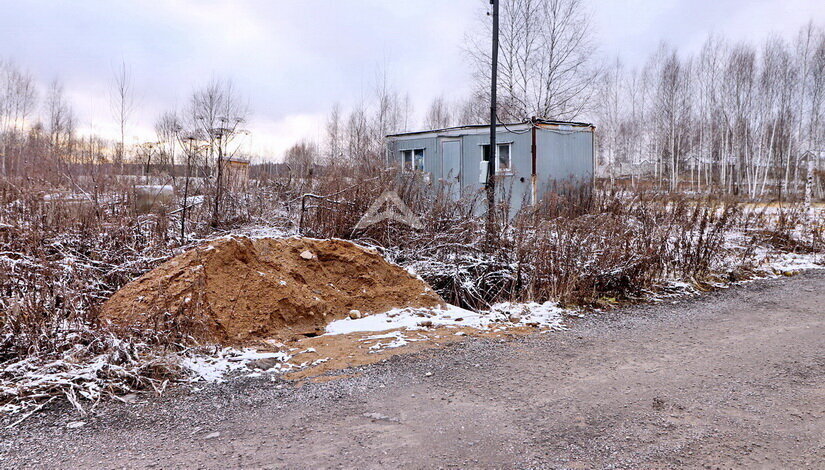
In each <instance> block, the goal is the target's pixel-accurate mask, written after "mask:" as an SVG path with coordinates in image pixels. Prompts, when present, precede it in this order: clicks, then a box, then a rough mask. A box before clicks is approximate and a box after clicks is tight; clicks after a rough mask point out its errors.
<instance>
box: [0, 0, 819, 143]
mask: <svg viewBox="0 0 825 470" xmlns="http://www.w3.org/2000/svg"><path fill="white" fill-rule="evenodd" d="M502 1H506V0H502ZM486 3H487V2H486V1H484V0H290V1H287V0H270V1H264V0H260V1H255V0H247V1H241V0H234V1H233V0H224V1H197V0H144V1H137V0H135V1H116V0H74V1H68V0H66V1H59V0H48V1H47V0H0V12H2V15H0V58H5V59H12V60H14V61H15V62H16V63H17V64H19V65H20V66H22V67H23V68H25V69H28V70H29V71H31V73H32V74H33V75H34V76H35V78H36V79H37V80H38V81H39V82H40V84H41V85H42V86H43V87H45V85H46V84H47V83H48V82H49V81H50V80H52V79H54V78H59V79H60V80H61V81H62V82H63V83H64V85H65V88H66V91H67V93H68V96H69V97H70V99H71V101H72V104H73V106H74V108H75V110H76V112H77V114H78V117H79V120H80V122H79V126H80V130H81V131H83V132H88V131H90V130H91V131H93V132H97V133H99V134H103V135H107V136H113V135H115V134H116V132H115V127H116V126H115V124H114V123H113V122H112V116H111V113H110V111H109V101H108V89H109V87H110V85H109V83H110V81H111V77H112V71H113V68H114V67H115V66H116V65H117V64H119V63H120V61H121V60H124V61H125V62H126V63H127V64H128V66H129V67H130V68H131V70H132V73H133V78H134V85H135V89H136V98H137V102H138V105H139V106H138V107H139V109H138V110H137V112H136V113H135V116H134V117H133V118H132V121H131V126H130V134H131V136H132V140H133V141H134V140H138V139H150V138H152V132H151V128H152V125H153V122H154V120H155V118H156V117H157V115H158V114H159V113H161V112H163V111H165V110H171V109H174V108H176V107H180V106H182V105H183V104H184V103H185V101H186V100H187V98H188V96H189V94H190V93H191V92H192V90H193V89H194V88H196V87H199V86H201V85H203V84H204V83H206V82H207V81H208V80H209V79H210V78H211V77H217V78H228V79H231V80H233V82H234V83H235V85H236V86H237V88H238V89H239V90H240V92H241V93H242V95H243V96H244V97H245V98H246V100H247V101H248V102H249V105H250V109H251V111H252V114H251V116H250V122H249V129H250V130H251V131H252V133H251V136H250V137H249V140H250V142H249V144H250V148H251V149H252V150H254V151H256V152H259V153H265V154H267V155H270V156H272V157H279V156H280V154H281V153H282V152H283V150H284V149H285V148H286V147H288V146H289V145H290V144H292V143H294V142H295V141H297V140H299V139H300V138H302V137H309V138H320V136H321V135H322V132H323V130H322V126H323V121H324V116H325V114H326V113H327V112H328V111H329V109H330V107H331V106H332V105H333V103H335V102H339V103H341V105H342V106H343V107H344V108H346V107H347V106H350V105H352V104H353V103H356V102H358V101H359V100H360V99H361V98H362V97H365V96H367V95H369V94H370V93H371V90H372V84H373V83H374V81H375V77H376V74H377V73H378V71H379V70H381V69H386V71H387V74H388V76H389V79H390V82H391V84H392V85H393V87H394V88H395V89H397V90H399V91H401V92H407V93H409V94H410V97H411V98H412V99H413V103H414V105H415V107H416V109H417V111H419V112H421V111H423V110H424V109H425V108H426V106H427V104H428V103H429V101H430V100H431V99H432V98H434V97H435V96H438V95H444V96H445V97H447V98H452V99H457V98H461V97H462V96H464V95H465V94H466V93H467V91H468V89H469V87H470V71H469V66H468V64H467V62H466V60H465V58H464V55H463V52H462V44H463V42H464V39H465V37H466V33H467V32H468V31H469V30H470V29H471V28H473V27H475V26H476V25H477V22H478V21H479V16H480V15H481V14H483V13H482V12H483V11H484V8H485V6H484V5H485V4H486ZM585 3H586V4H587V8H588V9H589V10H590V15H591V16H592V19H593V29H594V36H595V39H596V41H597V43H598V44H599V46H600V54H602V55H604V56H605V57H611V56H615V55H619V56H621V57H622V60H623V61H624V62H625V63H626V64H628V65H631V66H633V65H639V64H641V63H642V62H643V61H644V59H645V58H646V57H647V55H648V54H649V53H650V52H651V51H652V50H654V49H655V48H656V47H657V46H658V44H659V42H660V41H662V40H664V41H667V42H669V43H670V44H672V45H674V46H676V47H678V48H679V49H680V51H682V52H685V53H692V52H695V51H696V50H698V49H699V47H700V46H701V43H702V42H703V41H704V39H705V37H706V36H707V35H708V34H709V33H711V32H716V33H719V34H722V35H725V36H726V37H727V38H729V39H731V40H746V41H753V42H757V43H758V42H761V41H762V40H763V39H764V38H766V37H767V36H768V35H769V34H771V33H776V34H780V35H782V36H785V37H787V38H792V37H793V36H794V35H795V34H796V31H797V30H798V29H799V28H800V27H801V26H802V25H804V24H805V23H807V22H808V21H809V20H813V21H814V22H816V23H818V24H820V25H825V1H823V0H626V1H618V0H585Z"/></svg>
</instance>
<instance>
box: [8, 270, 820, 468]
mask: <svg viewBox="0 0 825 470" xmlns="http://www.w3.org/2000/svg"><path fill="white" fill-rule="evenodd" d="M348 372H354V373H355V375H354V376H352V377H349V378H344V379H339V380H334V381H331V382H325V383H307V384H303V385H301V386H295V385H294V384H290V383H285V382H281V381H280V380H278V381H272V380H270V379H268V378H258V379H242V380H236V381H233V382H230V383H225V384H217V385H209V386H204V387H202V388H201V389H200V390H196V391H193V390H190V389H188V388H186V387H178V388H177V389H175V390H174V391H172V392H171V393H168V394H166V395H164V396H163V397H160V398H156V397H145V398H140V399H139V400H138V402H137V403H131V404H124V403H115V402H110V403H105V404H102V405H101V406H99V407H98V409H97V410H96V411H95V415H94V416H88V417H85V418H82V420H83V421H84V422H85V425H84V426H81V427H77V428H69V427H67V424H68V423H70V422H73V421H78V420H80V419H81V418H80V417H78V415H77V414H76V413H74V412H71V411H70V410H69V409H68V408H67V407H66V406H65V405H62V404H53V405H50V406H51V408H50V409H47V410H44V411H43V412H41V413H38V414H36V415H34V416H32V417H31V418H29V419H27V420H26V421H24V422H23V423H21V424H20V425H19V426H17V427H14V428H12V429H6V428H5V426H3V428H2V429H0V467H11V468H17V467H20V468H58V467H62V468H68V467H74V468H78V467H81V468H122V467H155V468H181V467H186V468H236V467H237V468H398V467H402V466H403V467H407V468H477V467H495V468H513V467H516V468H639V467H646V468H649V467H656V468H682V467H685V468H820V469H821V468H825V272H809V273H805V274H802V275H799V276H795V277H793V278H783V279H777V280H764V281H757V282H754V283H751V284H748V285H745V286H740V287H736V288H733V289H729V290H725V291H721V292H717V293H713V294H707V295H703V296H701V297H698V298H694V299H690V300H682V301H680V302H678V303H671V302H663V303H658V304H655V305H650V306H642V307H633V308H628V309H622V310H619V311H615V312H612V313H610V314H603V315H599V316H591V317H589V318H587V319H584V320H580V321H578V322H577V323H575V324H574V325H572V327H571V329H570V330H569V331H565V332H555V333H540V334H534V335H530V336H528V337H525V338H521V339H517V340H508V341H504V342H500V341H498V340H486V339H468V340H467V341H466V342H463V343H460V344H457V345H453V346H450V347H448V348H445V349H440V350H431V351H426V352H424V353H419V354H416V355H407V356H397V357H394V358H392V359H390V360H388V361H386V362H384V363H381V364H376V365H372V366H366V367H362V368H360V369H358V370H356V371H348ZM8 422H9V421H8V420H6V421H5V423H8Z"/></svg>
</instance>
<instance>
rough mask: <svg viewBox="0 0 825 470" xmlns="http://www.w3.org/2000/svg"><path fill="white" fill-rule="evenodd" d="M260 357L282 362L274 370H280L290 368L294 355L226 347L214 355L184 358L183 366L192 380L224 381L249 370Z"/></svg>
mask: <svg viewBox="0 0 825 470" xmlns="http://www.w3.org/2000/svg"><path fill="white" fill-rule="evenodd" d="M260 359H277V360H278V361H280V362H281V364H278V365H277V366H276V367H274V368H273V370H276V371H278V372H282V371H286V370H290V369H291V368H292V365H291V364H289V363H288V362H287V361H289V360H290V359H292V356H291V355H289V354H286V353H283V352H276V353H271V352H270V353H266V352H258V351H255V350H254V349H249V348H245V349H243V350H238V349H234V348H224V349H222V350H220V351H218V353H217V354H214V355H206V354H197V355H191V356H187V357H185V358H183V360H181V366H182V367H183V368H185V369H187V370H188V371H189V373H190V376H191V381H192V382H198V381H204V382H222V381H223V380H224V377H225V376H226V375H228V374H230V373H232V372H248V371H251V369H250V368H249V367H248V364H249V363H250V362H251V361H257V360H260Z"/></svg>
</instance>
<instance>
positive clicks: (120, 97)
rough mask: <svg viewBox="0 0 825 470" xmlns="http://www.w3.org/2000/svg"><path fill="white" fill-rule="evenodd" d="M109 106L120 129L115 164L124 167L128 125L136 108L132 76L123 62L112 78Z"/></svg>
mask: <svg viewBox="0 0 825 470" xmlns="http://www.w3.org/2000/svg"><path fill="white" fill-rule="evenodd" d="M109 106H110V107H111V110H112V116H113V117H114V119H115V121H117V123H118V126H119V128H120V142H118V145H117V147H116V148H115V163H117V164H118V165H122V164H123V161H124V156H125V152H126V124H127V122H128V121H129V118H130V117H131V115H132V112H133V111H134V106H135V102H134V90H133V84H132V74H131V72H130V70H129V68H128V67H127V66H126V62H121V63H120V67H118V68H117V69H116V70H115V71H114V74H113V76H112V84H111V90H110V95H109Z"/></svg>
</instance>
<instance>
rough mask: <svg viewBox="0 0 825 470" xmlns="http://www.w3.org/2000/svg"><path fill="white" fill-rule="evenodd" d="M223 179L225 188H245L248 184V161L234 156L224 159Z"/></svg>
mask: <svg viewBox="0 0 825 470" xmlns="http://www.w3.org/2000/svg"><path fill="white" fill-rule="evenodd" d="M223 178H224V181H225V182H226V187H227V188H230V189H240V188H245V187H246V185H247V183H248V182H249V160H247V159H245V158H240V157H234V156H233V157H229V158H226V159H224V160H223Z"/></svg>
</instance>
